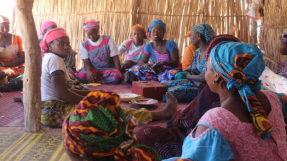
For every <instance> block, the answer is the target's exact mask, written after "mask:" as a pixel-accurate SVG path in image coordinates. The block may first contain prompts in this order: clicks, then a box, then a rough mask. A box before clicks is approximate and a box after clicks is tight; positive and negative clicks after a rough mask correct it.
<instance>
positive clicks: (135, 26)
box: [131, 24, 147, 39]
mask: <svg viewBox="0 0 287 161" xmlns="http://www.w3.org/2000/svg"><path fill="white" fill-rule="evenodd" d="M134 29H140V30H141V31H142V32H143V36H144V39H147V35H146V31H145V29H144V27H143V26H142V25H140V24H135V25H134V26H133V27H132V29H131V33H132V32H133V31H134Z"/></svg>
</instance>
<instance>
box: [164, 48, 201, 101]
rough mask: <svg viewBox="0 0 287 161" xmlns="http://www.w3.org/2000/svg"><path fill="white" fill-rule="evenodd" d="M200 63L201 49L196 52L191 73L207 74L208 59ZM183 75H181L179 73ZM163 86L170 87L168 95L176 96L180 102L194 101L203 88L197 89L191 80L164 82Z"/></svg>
mask: <svg viewBox="0 0 287 161" xmlns="http://www.w3.org/2000/svg"><path fill="white" fill-rule="evenodd" d="M199 61H200V48H199V49H197V50H196V51H195V55H194V60H193V63H192V64H191V66H190V69H191V71H192V72H193V73H194V74H198V75H200V74H204V73H205V72H206V59H205V58H204V59H203V60H202V61H201V62H199ZM178 75H181V73H178ZM162 84H164V85H166V86H167V87H168V93H171V94H172V95H174V96H175V97H176V98H177V100H178V101H180V102H190V101H192V100H193V99H194V98H195V97H196V96H197V95H198V94H199V92H200V91H201V89H202V88H200V87H197V86H196V85H195V84H194V83H193V82H192V81H191V80H189V79H179V80H172V81H163V82H162ZM163 101H166V95H165V96H164V97H163Z"/></svg>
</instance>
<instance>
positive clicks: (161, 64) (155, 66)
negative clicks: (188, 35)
mask: <svg viewBox="0 0 287 161" xmlns="http://www.w3.org/2000/svg"><path fill="white" fill-rule="evenodd" d="M164 65H166V62H165V61H161V62H158V63H156V64H154V65H153V66H152V69H158V68H162V67H163V66H164Z"/></svg>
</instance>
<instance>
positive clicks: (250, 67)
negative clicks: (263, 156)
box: [210, 41, 272, 139]
mask: <svg viewBox="0 0 287 161" xmlns="http://www.w3.org/2000/svg"><path fill="white" fill-rule="evenodd" d="M210 60H211V65H212V68H213V69H214V71H215V72H217V73H218V74H219V75H220V76H221V77H223V78H224V80H225V81H226V82H227V85H226V87H227V89H232V88H237V89H238V92H239V94H240V95H241V98H242V100H243V101H244V103H245V104H246V106H247V108H248V111H249V112H250V115H251V117H252V121H253V124H254V126H255V128H256V131H257V134H258V135H259V136H261V137H262V138H263V139H268V138H269V137H270V132H271V131H272V127H271V124H270V121H269V120H268V118H267V114H266V113H265V110H264V109H263V107H262V106H261V103H260V102H259V101H258V99H257V97H256V96H255V94H254V93H253V91H258V90H260V89H261V82H260V81H259V79H258V78H259V77H260V76H261V75H262V72H263V71H264V69H265V63H264V61H263V55H262V52H261V51H260V49H258V48H257V47H256V46H255V45H252V44H245V43H239V42H226V41H225V42H221V43H219V44H217V45H216V46H215V47H214V48H213V49H212V51H211V53H210Z"/></svg>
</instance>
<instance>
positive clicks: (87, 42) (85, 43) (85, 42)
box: [81, 39, 89, 47]
mask: <svg viewBox="0 0 287 161" xmlns="http://www.w3.org/2000/svg"><path fill="white" fill-rule="evenodd" d="M88 44H89V39H87V40H85V41H84V42H82V44H81V46H82V47H85V46H87V45H88Z"/></svg>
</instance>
